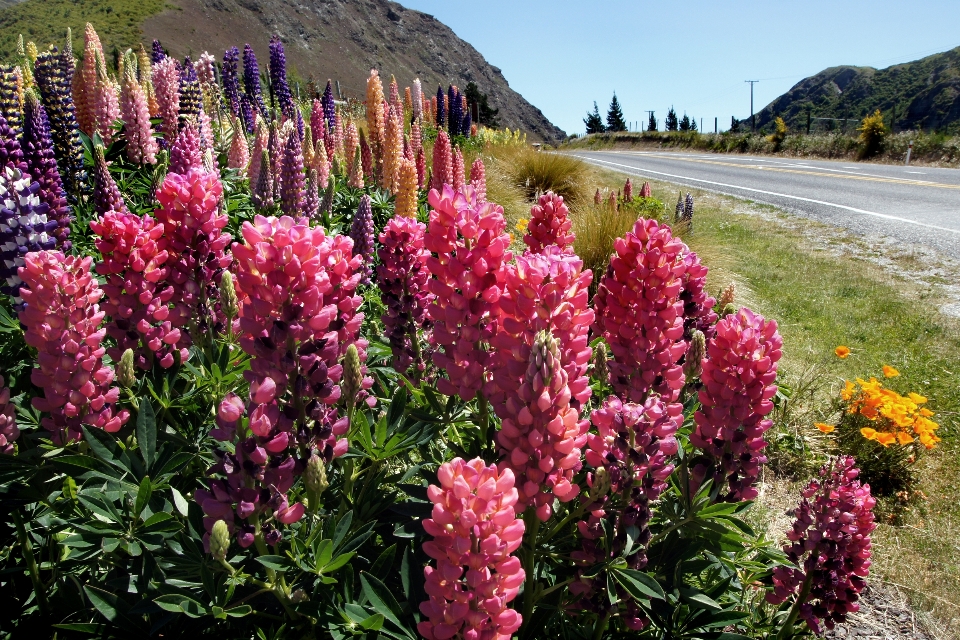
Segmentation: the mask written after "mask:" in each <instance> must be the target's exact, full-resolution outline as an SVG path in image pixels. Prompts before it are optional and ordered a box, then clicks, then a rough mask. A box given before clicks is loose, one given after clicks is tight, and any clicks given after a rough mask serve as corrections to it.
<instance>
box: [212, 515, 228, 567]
mask: <svg viewBox="0 0 960 640" xmlns="http://www.w3.org/2000/svg"><path fill="white" fill-rule="evenodd" d="M229 550H230V530H229V528H228V527H227V523H226V522H224V521H223V520H217V521H216V522H214V523H213V528H211V530H210V555H211V556H213V558H214V559H215V560H221V561H222V560H226V559H227V552H228V551H229Z"/></svg>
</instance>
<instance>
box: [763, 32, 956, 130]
mask: <svg viewBox="0 0 960 640" xmlns="http://www.w3.org/2000/svg"><path fill="white" fill-rule="evenodd" d="M876 109H880V110H881V111H882V112H883V113H884V116H885V121H886V124H887V126H888V127H891V126H892V127H893V128H894V129H895V130H896V131H903V130H906V129H917V128H918V127H919V128H922V129H923V130H925V131H929V130H937V131H949V132H957V131H960V47H957V48H956V49H951V50H950V51H946V52H944V53H937V54H934V55H932V56H927V57H926V58H921V59H920V60H915V61H913V62H907V63H904V64H898V65H894V66H892V67H887V68H886V69H874V68H873V67H850V66H840V67H831V68H829V69H825V70H823V71H821V72H820V73H818V74H817V75H815V76H811V77H809V78H806V79H804V80H802V81H800V82H798V83H797V84H796V85H794V87H793V88H792V89H790V91H788V92H787V93H785V94H783V95H782V96H780V97H779V98H777V99H776V100H774V101H773V102H771V103H770V104H769V105H767V106H766V107H765V108H764V109H763V110H762V111H760V112H759V113H758V114H757V125H758V126H760V127H763V126H767V128H769V124H770V123H771V122H772V120H773V119H774V118H775V117H776V116H778V115H779V116H782V117H783V119H784V120H786V122H787V125H788V126H789V127H790V128H791V129H793V130H795V131H806V127H807V117H808V114H809V116H810V117H811V118H853V119H858V120H859V119H861V118H863V117H864V116H865V115H867V114H868V113H873V112H874V111H875V110H876ZM813 124H814V125H815V127H816V126H822V125H823V124H827V123H817V122H816V121H814V123H813ZM834 126H839V123H834ZM855 126H856V124H855V123H852V122H848V123H847V127H848V129H847V130H848V131H849V130H850V129H851V128H853V127H855Z"/></svg>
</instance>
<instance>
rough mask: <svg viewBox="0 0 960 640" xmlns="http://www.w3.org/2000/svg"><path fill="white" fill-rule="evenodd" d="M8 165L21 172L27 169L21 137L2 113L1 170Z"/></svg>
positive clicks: (0, 120)
mask: <svg viewBox="0 0 960 640" xmlns="http://www.w3.org/2000/svg"><path fill="white" fill-rule="evenodd" d="M7 167H10V168H11V169H17V170H18V171H21V172H22V171H26V170H27V165H26V163H25V162H24V160H23V149H22V147H21V146H20V140H19V137H18V136H17V134H16V132H15V131H13V129H11V128H10V126H9V125H8V124H7V121H6V119H4V117H3V114H0V171H3V170H4V169H5V168H7Z"/></svg>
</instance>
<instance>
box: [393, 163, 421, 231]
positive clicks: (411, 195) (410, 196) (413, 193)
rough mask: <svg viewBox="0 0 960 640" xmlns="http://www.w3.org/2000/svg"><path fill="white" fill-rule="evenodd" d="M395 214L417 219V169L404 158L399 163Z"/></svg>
mask: <svg viewBox="0 0 960 640" xmlns="http://www.w3.org/2000/svg"><path fill="white" fill-rule="evenodd" d="M396 214H397V215H398V216H403V217H405V218H416V217H417V167H416V165H414V164H413V163H412V162H410V161H409V160H407V159H406V158H404V159H403V160H401V161H400V180H399V189H398V190H397V202H396Z"/></svg>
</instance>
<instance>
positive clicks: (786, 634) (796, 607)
mask: <svg viewBox="0 0 960 640" xmlns="http://www.w3.org/2000/svg"><path fill="white" fill-rule="evenodd" d="M812 583H813V574H811V575H809V576H807V579H806V580H804V581H803V587H802V588H801V589H800V593H799V595H797V600H796V602H794V603H793V606H792V607H790V615H789V616H787V619H786V621H785V622H784V623H783V626H782V627H780V633H778V634H777V640H790V638H792V637H793V636H794V630H793V627H794V625H795V624H796V623H797V616H799V615H800V607H801V606H802V605H803V603H804V602H805V601H806V599H807V596H808V595H810V587H811V586H812Z"/></svg>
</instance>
